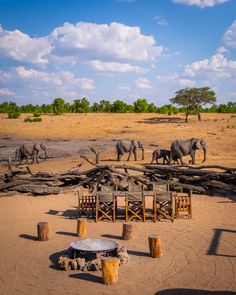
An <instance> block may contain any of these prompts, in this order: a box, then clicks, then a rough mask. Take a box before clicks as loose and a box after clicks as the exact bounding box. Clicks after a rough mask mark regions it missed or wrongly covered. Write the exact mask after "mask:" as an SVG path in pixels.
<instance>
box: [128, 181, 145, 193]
mask: <svg viewBox="0 0 236 295" xmlns="http://www.w3.org/2000/svg"><path fill="white" fill-rule="evenodd" d="M128 191H129V192H142V191H143V185H142V184H136V183H133V182H129V184H128Z"/></svg>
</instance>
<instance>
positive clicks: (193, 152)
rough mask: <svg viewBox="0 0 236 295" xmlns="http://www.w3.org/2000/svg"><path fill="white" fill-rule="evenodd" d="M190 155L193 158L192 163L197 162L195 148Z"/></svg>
mask: <svg viewBox="0 0 236 295" xmlns="http://www.w3.org/2000/svg"><path fill="white" fill-rule="evenodd" d="M190 157H191V158H192V164H193V165H194V164H195V151H194V150H192V151H191V153H190Z"/></svg>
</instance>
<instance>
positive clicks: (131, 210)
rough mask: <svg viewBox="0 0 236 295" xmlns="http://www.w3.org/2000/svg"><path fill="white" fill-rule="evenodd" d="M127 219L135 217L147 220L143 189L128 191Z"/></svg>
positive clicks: (126, 197)
mask: <svg viewBox="0 0 236 295" xmlns="http://www.w3.org/2000/svg"><path fill="white" fill-rule="evenodd" d="M125 219H126V222H128V221H131V220H133V219H138V220H141V221H143V222H145V196H144V192H143V191H139V192H127V193H126V195H125Z"/></svg>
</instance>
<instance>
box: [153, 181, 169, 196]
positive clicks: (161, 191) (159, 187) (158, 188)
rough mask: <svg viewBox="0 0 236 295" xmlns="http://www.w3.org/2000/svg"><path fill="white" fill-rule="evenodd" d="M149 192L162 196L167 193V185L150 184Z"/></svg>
mask: <svg viewBox="0 0 236 295" xmlns="http://www.w3.org/2000/svg"><path fill="white" fill-rule="evenodd" d="M149 188H150V190H152V191H154V192H155V193H157V194H164V193H166V192H169V184H168V183H166V184H158V183H152V184H150V186H149Z"/></svg>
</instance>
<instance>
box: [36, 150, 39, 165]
mask: <svg viewBox="0 0 236 295" xmlns="http://www.w3.org/2000/svg"><path fill="white" fill-rule="evenodd" d="M35 159H36V162H37V163H39V152H38V151H36V152H35Z"/></svg>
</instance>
